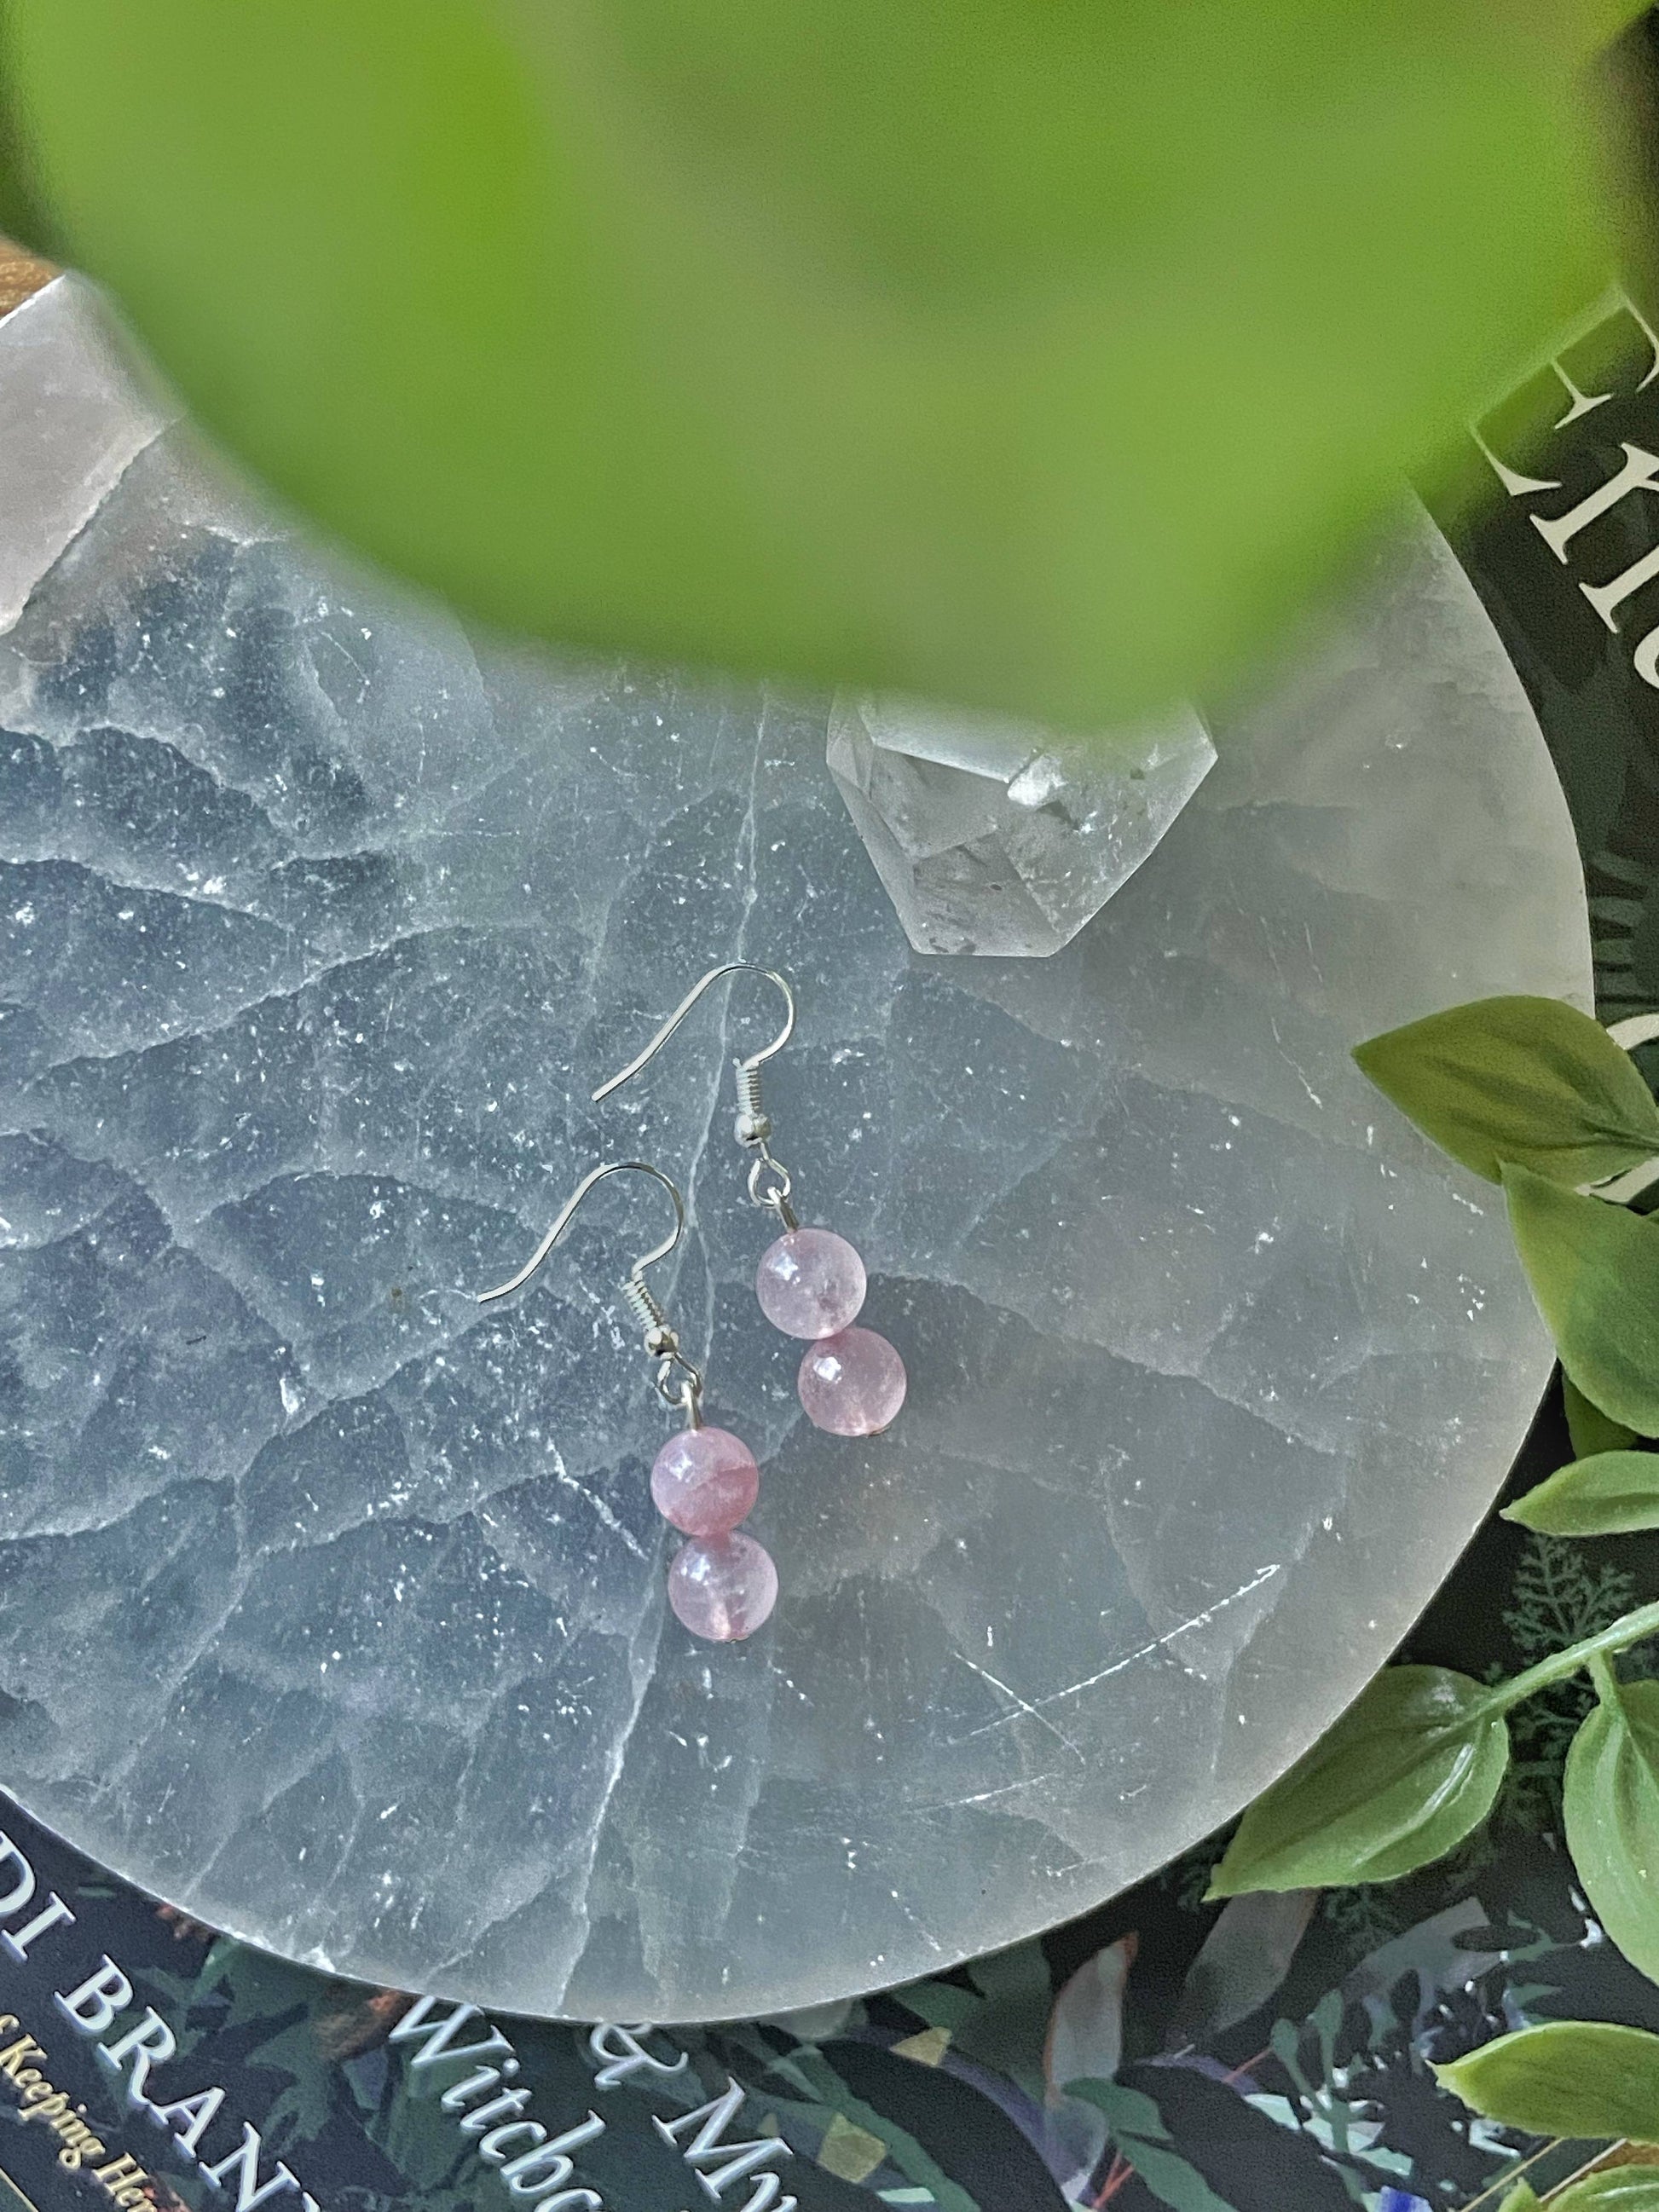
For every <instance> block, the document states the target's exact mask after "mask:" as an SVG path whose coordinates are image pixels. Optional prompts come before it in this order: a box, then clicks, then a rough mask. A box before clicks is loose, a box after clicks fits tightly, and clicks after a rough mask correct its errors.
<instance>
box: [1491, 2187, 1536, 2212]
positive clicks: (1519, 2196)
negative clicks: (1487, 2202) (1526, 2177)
mask: <svg viewBox="0 0 1659 2212" xmlns="http://www.w3.org/2000/svg"><path fill="white" fill-rule="evenodd" d="M1498 2212H1538V2198H1537V2197H1536V2196H1535V2195H1534V2191H1533V2189H1532V2186H1531V2185H1530V2183H1528V2182H1525V2181H1521V2182H1517V2183H1516V2185H1515V2187H1514V2188H1513V2189H1511V2190H1510V2193H1509V2195H1508V2196H1507V2197H1505V2198H1504V2202H1503V2203H1502V2204H1501V2205H1499V2207H1498Z"/></svg>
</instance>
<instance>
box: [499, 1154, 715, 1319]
mask: <svg viewBox="0 0 1659 2212" xmlns="http://www.w3.org/2000/svg"><path fill="white" fill-rule="evenodd" d="M613 1175H647V1176H651V1177H652V1179H653V1182H659V1183H660V1184H661V1185H662V1187H663V1188H664V1189H665V1191H666V1192H667V1193H668V1195H669V1197H670V1198H671V1199H672V1200H673V1201H674V1228H673V1232H672V1234H671V1236H668V1237H664V1239H663V1241H662V1243H660V1244H659V1245H657V1246H655V1247H654V1248H653V1249H652V1250H651V1251H649V1252H647V1253H646V1254H645V1255H644V1257H643V1258H642V1259H639V1260H635V1262H634V1264H633V1266H632V1267H630V1268H629V1271H628V1279H629V1282H632V1283H642V1281H643V1277H644V1273H645V1270H646V1269H647V1267H655V1266H656V1264H657V1262H658V1261H659V1260H665V1259H666V1258H667V1257H668V1255H669V1254H670V1253H671V1251H673V1250H674V1249H675V1247H676V1246H677V1245H678V1243H679V1241H680V1239H681V1237H684V1234H685V1202H684V1200H683V1199H682V1198H681V1196H680V1194H679V1192H678V1190H677V1189H676V1188H675V1187H674V1185H673V1184H672V1183H671V1182H670V1181H669V1179H668V1177H667V1176H665V1174H664V1173H663V1171H662V1170H661V1169H660V1168H653V1166H652V1165H651V1163H650V1162H649V1161H648V1160H607V1161H606V1163H605V1165H604V1166H603V1167H597V1168H591V1169H590V1170H588V1172H587V1173H586V1175H585V1176H583V1177H582V1179H581V1181H580V1182H579V1183H578V1184H577V1185H576V1188H574V1190H573V1191H572V1192H571V1194H570V1195H569V1197H568V1199H566V1200H565V1202H564V1204H563V1205H562V1206H561V1207H560V1208H559V1212H558V1218H557V1219H556V1221H555V1222H554V1224H553V1226H552V1227H551V1228H550V1230H549V1231H548V1232H547V1234H546V1236H545V1237H543V1239H542V1241H541V1243H539V1244H538V1246H537V1247H536V1249H535V1250H534V1251H533V1252H532V1254H531V1255H530V1257H529V1259H528V1260H526V1262H525V1264H524V1266H523V1267H520V1270H519V1272H518V1273H517V1274H516V1275H514V1276H513V1279H512V1281H511V1282H507V1283H498V1284H497V1285H495V1289H494V1290H493V1291H477V1293H476V1297H477V1303H478V1304H480V1305H481V1306H487V1305H489V1304H490V1303H491V1301H492V1300H493V1299H495V1298H506V1297H511V1296H512V1295H513V1291H521V1290H522V1289H523V1288H524V1286H525V1285H526V1283H527V1282H528V1281H529V1280H530V1278H531V1277H532V1275H533V1274H534V1273H535V1272H536V1270H537V1268H538V1267H540V1266H541V1264H542V1261H544V1259H546V1257H547V1255H548V1254H549V1253H550V1251H551V1250H552V1249H553V1247H554V1246H555V1245H556V1243H558V1241H559V1239H560V1237H562V1236H563V1234H564V1232H565V1231H566V1230H567V1229H568V1227H569V1226H570V1224H571V1221H572V1219H573V1218H574V1214H575V1212H576V1209H577V1208H578V1206H580V1204H581V1202H582V1200H584V1199H585V1198H586V1196H587V1194H588V1192H589V1191H590V1190H592V1188H593V1187H594V1185H595V1184H596V1183H602V1182H604V1181H605V1177H606V1176H613Z"/></svg>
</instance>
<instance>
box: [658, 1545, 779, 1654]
mask: <svg viewBox="0 0 1659 2212" xmlns="http://www.w3.org/2000/svg"><path fill="white" fill-rule="evenodd" d="M777 1601H778V1571H777V1569H776V1567H775V1566H774V1565H773V1564H772V1554H771V1553H769V1551H768V1550H767V1549H766V1547H765V1546H764V1545H763V1544H757V1542H756V1541H755V1539H754V1538H753V1537H752V1536H745V1535H744V1533H743V1531H742V1529H741V1528H734V1529H733V1530H732V1533H731V1534H730V1535H726V1536H711V1537H709V1538H708V1539H707V1540H706V1541H703V1540H699V1539H696V1538H694V1539H693V1540H692V1541H691V1542H690V1543H689V1544H685V1545H683V1546H682V1547H680V1549H679V1551H678V1552H677V1553H675V1555H674V1564H673V1565H672V1566H671V1567H670V1568H669V1570H668V1602H669V1603H670V1605H671V1606H672V1607H673V1608H674V1613H675V1616H676V1618H677V1619H678V1620H680V1621H681V1622H682V1623H683V1624H684V1626H685V1627H687V1628H689V1629H690V1632H691V1633H692V1634H693V1636H701V1637H702V1638H704V1640H705V1641H706V1642H708V1643H710V1644H736V1643H738V1641H739V1640H740V1639H741V1638H744V1637H745V1636H752V1635H753V1634H754V1632H755V1631H756V1630H757V1628H759V1627H760V1626H762V1624H763V1622H764V1621H766V1620H769V1619H770V1617H771V1613H772V1608H773V1607H774V1606H775V1604H776V1603H777Z"/></svg>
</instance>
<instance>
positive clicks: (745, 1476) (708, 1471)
mask: <svg viewBox="0 0 1659 2212" xmlns="http://www.w3.org/2000/svg"><path fill="white" fill-rule="evenodd" d="M759 1495H760V1469H759V1468H757V1466H756V1464H755V1455H754V1453H753V1452H751V1451H750V1449H749V1447H748V1445H747V1444H746V1443H744V1440H743V1438H742V1437H734V1436H733V1435H732V1431H731V1430H730V1429H682V1430H681V1431H680V1432H679V1434H678V1436H674V1437H670V1438H669V1439H668V1442H667V1443H665V1445H664V1446H663V1448H662V1449H661V1450H660V1451H659V1453H658V1454H657V1457H656V1462H655V1463H654V1465H653V1468H652V1469H651V1498H652V1503H653V1504H654V1505H655V1507H656V1509H657V1510H658V1512H659V1513H660V1514H661V1516H662V1517H663V1519H664V1520H665V1521H671V1522H673V1524H674V1526H675V1527H676V1528H684V1531H685V1533H686V1534H687V1535H688V1536H723V1535H725V1534H726V1531H727V1530H728V1529H730V1528H736V1527H737V1525H738V1522H739V1521H741V1520H742V1518H743V1516H744V1514H745V1513H747V1512H748V1510H749V1509H750V1506H751V1505H752V1504H754V1502H755V1500H756V1498H757V1497H759Z"/></svg>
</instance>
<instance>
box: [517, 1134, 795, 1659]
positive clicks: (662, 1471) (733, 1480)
mask: <svg viewBox="0 0 1659 2212" xmlns="http://www.w3.org/2000/svg"><path fill="white" fill-rule="evenodd" d="M613 1175H645V1176H651V1177H652V1178H653V1180H654V1181H655V1182H659V1183H660V1184H661V1185H662V1187H663V1188H664V1189H665V1191H666V1192H667V1193H668V1195H669V1197H670V1198H671V1199H672V1200H673V1201H674V1228H673V1232H672V1234H671V1236H668V1237H665V1238H664V1239H663V1241H662V1243H660V1244H659V1245H658V1246H657V1247H656V1249H654V1250H653V1251H650V1252H647V1254H646V1255H645V1257H644V1258H643V1259H642V1260H636V1261H635V1262H634V1264H633V1266H632V1267H630V1268H629V1271H628V1274H627V1277H626V1279H624V1281H623V1286H622V1291H623V1297H624V1298H625V1299H626V1300H627V1302H628V1307H629V1311H630V1312H631V1313H632V1315H633V1316H634V1318H635V1321H637V1322H639V1324H640V1326H641V1329H642V1330H643V1332H644V1335H645V1349H646V1351H647V1353H648V1354H649V1355H650V1357H651V1358H653V1359H654V1360H655V1361H656V1363H657V1372H656V1377H655V1380H654V1383H653V1388H654V1389H655V1390H656V1393H657V1395H658V1396H659V1398H660V1399H661V1400H662V1401H663V1403H664V1404H665V1406H668V1407H671V1408H672V1409H673V1411H674V1412H676V1413H680V1414H682V1415H683V1416H684V1421H685V1426H684V1429H682V1430H681V1431H680V1433H679V1434H678V1436H674V1437H670V1438H669V1440H668V1442H667V1443H665V1445H664V1446H663V1448H662V1449H661V1450H660V1451H659V1453H658V1454H657V1457H656V1462H655V1464H654V1465H653V1468H652V1469H651V1498H652V1502H653V1504H654V1505H655V1506H656V1509H657V1510H658V1512H659V1513H660V1514H661V1515H662V1516H663V1519H664V1520H665V1521H667V1522H671V1523H672V1525H673V1526H674V1527H675V1528H679V1529H683V1530H684V1533H685V1534H686V1535H688V1536H689V1537H690V1540H691V1541H690V1543H688V1544H683V1545H682V1546H681V1547H680V1548H679V1550H678V1552H677V1553H675V1555H674V1559H673V1563H672V1565H671V1566H670V1568H669V1570H668V1602H669V1604H670V1605H671V1606H672V1607H673V1608H674V1611H675V1613H676V1614H677V1615H678V1618H679V1619H680V1620H681V1621H683V1622H684V1625H685V1626H686V1627H687V1628H689V1629H690V1632H691V1633H692V1634H693V1635H694V1636H702V1637H706V1638H708V1641H709V1642H710V1643H712V1644H732V1643H735V1642H736V1641H737V1640H738V1638H740V1637H744V1636H752V1635H753V1634H754V1632H755V1631H756V1630H757V1628H758V1627H759V1626H760V1625H761V1623H762V1622H763V1620H766V1618H767V1617H768V1615H769V1613H771V1610H772V1607H774V1605H775V1604H776V1602H777V1596H778V1571H777V1569H776V1568H775V1566H774V1565H773V1564H772V1557H771V1554H770V1553H769V1552H768V1551H767V1550H766V1548H765V1547H764V1546H763V1545H761V1544H757V1542H756V1541H755V1540H754V1538H753V1537H752V1536H746V1535H745V1534H744V1532H743V1530H742V1529H741V1528H738V1522H740V1521H741V1520H742V1519H743V1518H744V1516H745V1515H746V1514H747V1513H748V1511H749V1510H750V1507H751V1506H752V1505H753V1504H754V1502H755V1499H756V1498H757V1496H758V1494H759V1492H760V1469H759V1468H758V1467H757V1465H756V1464H755V1455H754V1454H753V1452H751V1451H750V1449H749V1447H748V1445H747V1444H746V1443H744V1442H743V1441H742V1439H741V1438H740V1437H734V1436H733V1435H732V1432H731V1431H730V1430H729V1429H715V1428H705V1427H704V1426H703V1419H702V1387H703V1386H702V1374H701V1373H700V1372H699V1370H697V1369H696V1367H694V1366H693V1365H692V1364H691V1362H690V1360H689V1359H688V1358H686V1356H685V1354H684V1352H682V1351H681V1349H680V1340H679V1338H678V1335H677V1334H675V1332H674V1330H673V1328H671V1326H670V1324H669V1320H668V1316H667V1315H666V1314H665V1312H664V1311H663V1310H662V1307H661V1306H660V1305H659V1304H658V1302H657V1297H656V1293H655V1292H654V1291H653V1290H652V1288H651V1285H649V1284H648V1283H647V1281H646V1279H645V1270H646V1269H647V1267H655V1265H656V1263H657V1261H659V1260H665V1259H667V1257H668V1255H669V1254H670V1253H671V1252H672V1251H673V1250H674V1249H676V1248H677V1246H678V1243H679V1241H680V1239H681V1237H684V1234H685V1206H684V1201H683V1200H682V1199H681V1197H680V1194H679V1192H678V1190H677V1189H676V1188H675V1187H674V1185H673V1184H672V1183H671V1182H670V1181H669V1179H668V1177H667V1176H665V1174H664V1173H663V1172H662V1170H661V1169H660V1168H653V1167H652V1166H651V1165H650V1164H649V1163H648V1162H647V1161H645V1160H611V1161H608V1162H607V1163H606V1164H605V1165H604V1166H603V1167H597V1168H594V1169H593V1170H592V1171H591V1172H590V1173H589V1174H587V1175H586V1176H583V1177H582V1180H581V1181H580V1182H579V1183H578V1184H577V1186H576V1188H575V1189H574V1191H573V1192H572V1193H571V1194H570V1197H569V1198H568V1200H566V1202H565V1204H564V1206H562V1209H561V1210H560V1212H559V1216H558V1218H557V1219H556V1221H555V1222H554V1224H553V1226H552V1227H551V1228H550V1230H549V1231H548V1232H547V1234H546V1236H545V1237H543V1239H542V1241H541V1243H539V1244H538V1246H537V1247H536V1249H535V1251H534V1252H533V1253H532V1255H531V1257H530V1259H529V1260H528V1261H527V1262H526V1264H525V1266H524V1267H520V1270H519V1272H518V1273H517V1274H516V1275H514V1276H513V1279H512V1280H511V1281H510V1282H507V1283H500V1284H498V1285H496V1287H495V1289H494V1290H493V1291H480V1292H479V1293H478V1294H477V1301H478V1304H480V1305H481V1306H484V1305H489V1304H490V1303H491V1302H492V1301H493V1300H494V1299H496V1298H505V1297H511V1296H512V1294H513V1291H517V1290H522V1289H523V1287H524V1285H526V1283H527V1282H528V1281H529V1280H530V1278H531V1277H532V1275H533V1274H534V1273H535V1272H536V1270H537V1268H538V1267H540V1266H541V1264H542V1261H544V1259H546V1257H547V1255H548V1254H549V1253H550V1251H551V1250H552V1249H553V1247H554V1246H555V1245H556V1243H558V1241H559V1239H560V1237H562V1236H563V1234H564V1232H565V1231H566V1229H567V1228H568V1226H569V1225H570V1221H571V1218H572V1217H573V1216H574V1213H575V1211H576V1209H577V1207H578V1206H580V1204H581V1202H582V1200H584V1199H585V1198H586V1196H587V1194H588V1192H589V1191H590V1190H592V1188H593V1187H594V1185H595V1184H596V1183H600V1182H604V1181H605V1177H606V1176H613Z"/></svg>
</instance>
